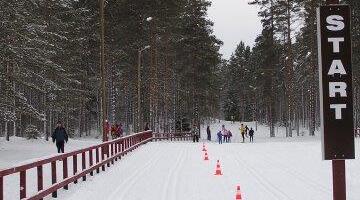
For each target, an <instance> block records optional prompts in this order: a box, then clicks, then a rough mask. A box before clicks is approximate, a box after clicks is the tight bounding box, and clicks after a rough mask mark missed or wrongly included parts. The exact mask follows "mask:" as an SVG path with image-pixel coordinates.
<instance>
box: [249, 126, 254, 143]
mask: <svg viewBox="0 0 360 200" xmlns="http://www.w3.org/2000/svg"><path fill="white" fill-rule="evenodd" d="M249 136H250V142H254V130H253V129H252V128H250V130H249Z"/></svg>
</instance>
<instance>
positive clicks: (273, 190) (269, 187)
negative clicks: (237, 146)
mask: <svg viewBox="0 0 360 200" xmlns="http://www.w3.org/2000/svg"><path fill="white" fill-rule="evenodd" d="M234 151H235V150H234V149H232V152H234ZM233 155H237V154H236V152H234V154H233ZM234 159H235V160H236V161H237V163H238V165H239V166H240V167H244V168H245V169H246V170H247V171H248V172H249V173H250V174H251V175H252V176H253V177H254V178H255V179H256V180H257V181H258V182H259V183H260V184H259V185H260V186H262V187H263V188H264V189H265V190H266V191H267V192H268V193H269V194H272V195H273V196H274V197H275V199H277V200H280V199H284V200H295V199H293V198H292V197H290V196H289V195H287V194H286V193H284V192H283V191H281V190H279V189H278V188H277V187H275V186H273V184H272V183H271V182H270V181H269V180H267V178H266V177H261V176H260V175H259V173H258V172H257V171H256V170H254V169H253V167H252V166H251V165H249V164H247V163H248V162H247V161H246V160H243V159H242V158H241V157H240V156H234Z"/></svg>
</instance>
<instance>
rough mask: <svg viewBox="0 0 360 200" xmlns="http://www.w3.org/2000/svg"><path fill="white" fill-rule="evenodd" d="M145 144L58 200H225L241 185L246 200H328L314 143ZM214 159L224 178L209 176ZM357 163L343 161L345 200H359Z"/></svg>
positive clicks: (324, 167)
mask: <svg viewBox="0 0 360 200" xmlns="http://www.w3.org/2000/svg"><path fill="white" fill-rule="evenodd" d="M207 147H208V152H209V157H210V161H207V162H205V161H203V152H202V151H201V144H199V143H198V144H193V143H181V142H179V143H167V142H161V143H150V144H147V145H145V146H142V147H141V148H139V149H138V150H137V151H135V152H133V153H131V154H129V156H126V157H124V158H123V160H122V161H120V162H118V163H116V165H115V166H114V167H112V168H109V169H108V170H107V171H106V172H105V173H103V174H101V175H97V176H94V177H93V178H91V179H90V181H88V182H83V183H80V184H78V185H77V186H74V185H71V186H70V191H67V192H66V191H61V192H60V194H59V199H66V200H79V199H94V200H95V199H102V200H114V199H126V200H142V199H147V200H185V199H189V200H202V199H204V200H205V199H206V200H208V199H210V200H211V199H213V200H219V199H221V200H225V199H234V195H235V187H236V185H238V184H240V185H241V190H242V194H243V198H244V199H246V200H304V199H305V200H328V199H331V195H332V194H331V168H330V167H331V163H330V162H328V161H321V158H320V142H319V141H318V140H316V139H314V140H310V141H300V142H299V141H297V142H296V141H290V142H289V141H276V142H260V143H254V144H249V143H245V144H241V143H232V144H224V145H217V144H215V143H208V144H207ZM216 159H220V161H221V167H222V170H223V173H224V175H223V176H220V177H216V176H214V175H213V174H214V171H215V165H216ZM359 168H360V162H359V161H358V160H354V161H351V162H349V164H348V167H347V170H348V173H347V176H348V177H347V178H348V193H349V194H348V199H349V200H358V199H360V191H359V190H358V189H357V188H359V187H360V181H358V180H359V178H360V172H359V171H358V169H359Z"/></svg>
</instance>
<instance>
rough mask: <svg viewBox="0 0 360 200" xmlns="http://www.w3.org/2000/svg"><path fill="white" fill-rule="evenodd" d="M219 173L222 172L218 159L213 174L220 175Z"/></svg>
mask: <svg viewBox="0 0 360 200" xmlns="http://www.w3.org/2000/svg"><path fill="white" fill-rule="evenodd" d="M221 175H223V174H222V172H221V167H220V161H219V160H218V161H217V163H216V171H215V176H221Z"/></svg>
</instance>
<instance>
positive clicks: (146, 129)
mask: <svg viewBox="0 0 360 200" xmlns="http://www.w3.org/2000/svg"><path fill="white" fill-rule="evenodd" d="M144 130H145V131H148V130H150V128H149V123H146V125H145V128H144Z"/></svg>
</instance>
